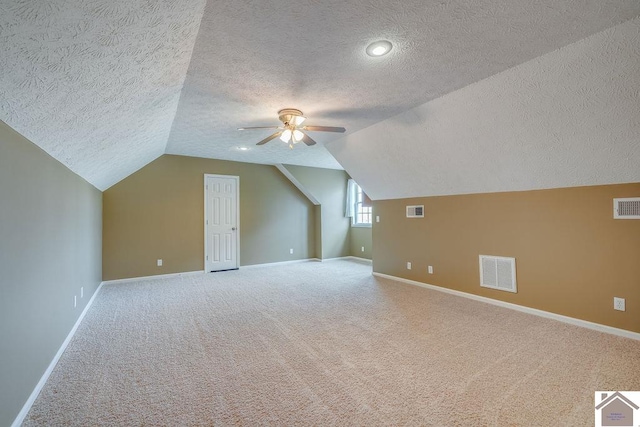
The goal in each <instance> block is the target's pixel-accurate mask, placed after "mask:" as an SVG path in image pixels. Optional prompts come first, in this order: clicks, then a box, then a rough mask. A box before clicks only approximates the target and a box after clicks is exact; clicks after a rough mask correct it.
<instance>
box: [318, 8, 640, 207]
mask: <svg viewBox="0 0 640 427" xmlns="http://www.w3.org/2000/svg"><path fill="white" fill-rule="evenodd" d="M328 149H329V151H330V152H331V153H333V154H334V155H335V156H336V158H338V159H340V161H341V162H342V164H343V165H344V166H345V169H347V170H348V171H349V173H350V174H351V176H352V177H353V178H354V179H355V180H356V181H358V183H359V184H360V185H361V186H362V187H363V188H364V190H365V191H366V192H367V194H369V195H370V197H372V198H373V199H394V198H405V197H418V196H435V195H450V194H467V193H484V192H499V191H521V190H536V189H545V188H560V187H573V186H585V185H600V184H614V183H627V182H640V167H639V161H640V18H636V19H634V20H632V21H628V22H625V23H623V24H620V25H618V26H616V27H613V28H609V29H607V30H605V31H602V32H600V33H598V34H595V35H593V36H591V37H588V38H586V39H583V40H580V41H578V42H576V43H574V44H572V45H569V46H566V47H564V48H562V49H559V50H557V51H554V52H551V53H548V54H546V55H543V56H541V57H538V58H535V59H533V60H531V61H528V62H526V63H524V64H521V65H519V66H517V67H514V68H511V69H509V70H506V71H504V72H502V73H499V74H496V75H494V76H491V77H489V78H487V79H484V80H482V81H479V82H477V83H474V84H471V85H469V86H467V87H464V88H462V89H460V90H458V91H454V92H452V93H449V94H447V95H445V96H443V97H441V98H438V99H435V100H433V101H431V102H428V103H425V104H423V105H420V106H418V107H415V108H413V109H411V110H408V111H406V112H403V113H402V114H399V115H397V116H395V117H391V118H389V119H387V120H384V121H382V122H380V123H377V124H375V125H373V126H370V127H368V128H367V129H364V130H361V131H359V132H354V133H352V134H350V135H347V136H346V137H345V138H343V139H341V140H339V141H335V142H331V143H329V144H328Z"/></svg>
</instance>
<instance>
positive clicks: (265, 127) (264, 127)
mask: <svg viewBox="0 0 640 427" xmlns="http://www.w3.org/2000/svg"><path fill="white" fill-rule="evenodd" d="M249 129H281V127H280V126H250V127H246V128H238V130H249Z"/></svg>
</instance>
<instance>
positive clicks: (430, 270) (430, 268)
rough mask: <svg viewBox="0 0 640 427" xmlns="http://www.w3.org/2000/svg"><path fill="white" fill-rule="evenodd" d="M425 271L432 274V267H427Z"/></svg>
mask: <svg viewBox="0 0 640 427" xmlns="http://www.w3.org/2000/svg"><path fill="white" fill-rule="evenodd" d="M427 271H428V272H429V274H433V266H432V265H430V266H429V267H427Z"/></svg>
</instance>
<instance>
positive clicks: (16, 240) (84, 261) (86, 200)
mask: <svg viewBox="0 0 640 427" xmlns="http://www.w3.org/2000/svg"><path fill="white" fill-rule="evenodd" d="M101 216H102V193H101V192H100V191H99V190H97V189H96V188H94V187H93V186H92V185H90V184H89V183H87V182H86V181H85V180H84V179H82V178H80V177H79V176H77V175H76V174H74V173H73V172H71V171H70V170H69V169H67V168H66V167H65V166H64V165H62V164H61V163H60V162H58V161H57V160H55V159H53V158H52V157H51V156H49V155H48V154H47V153H45V152H44V151H42V150H41V149H40V148H38V147H37V146H36V145H34V144H33V143H31V142H30V141H28V140H27V139H26V138H24V137H23V136H21V135H20V134H18V133H17V132H15V131H14V130H13V129H11V128H10V127H9V126H8V125H6V124H5V123H3V122H1V121H0V295H1V297H0V343H2V344H1V345H0V361H1V363H0V425H2V426H8V425H11V423H12V422H13V420H14V419H15V417H16V416H17V415H18V413H19V412H20V409H22V406H23V405H24V404H25V402H26V401H27V399H28V398H29V395H30V394H31V392H32V391H33V390H34V388H35V386H36V384H37V383H38V381H39V380H40V378H41V377H42V374H43V373H44V372H45V370H46V369H47V367H48V366H49V363H51V361H52V360H53V358H54V356H55V355H56V353H57V351H58V350H59V348H60V346H61V345H62V343H63V342H64V340H65V338H66V337H67V335H68V334H69V332H70V331H71V329H72V328H73V325H74V324H75V322H76V320H77V319H78V317H79V316H80V314H81V313H82V310H83V309H84V307H85V306H86V304H87V302H88V301H89V299H90V298H91V296H92V295H93V293H94V292H95V291H96V289H97V288H98V286H99V285H100V281H101V276H102V273H101V265H102V264H101V258H102V255H101V248H102V244H101V239H102V222H101V221H102V220H101ZM81 287H84V298H80V288H81ZM74 295H77V297H78V304H77V306H76V308H74V307H73V297H74Z"/></svg>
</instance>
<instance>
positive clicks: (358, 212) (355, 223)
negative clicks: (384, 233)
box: [351, 183, 373, 228]
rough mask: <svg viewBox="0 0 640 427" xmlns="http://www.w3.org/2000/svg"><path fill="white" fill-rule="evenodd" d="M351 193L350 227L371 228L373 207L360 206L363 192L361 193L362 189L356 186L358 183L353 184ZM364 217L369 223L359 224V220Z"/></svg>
mask: <svg viewBox="0 0 640 427" xmlns="http://www.w3.org/2000/svg"><path fill="white" fill-rule="evenodd" d="M354 184H355V185H354V186H353V191H354V193H355V194H353V201H354V202H353V204H354V209H353V217H351V226H352V227H363V228H371V227H372V225H373V207H372V206H362V204H363V203H364V192H363V191H362V187H360V186H359V185H358V183H354ZM365 216H366V217H368V218H369V222H360V221H359V219H361V218H362V219H364V218H365Z"/></svg>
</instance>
